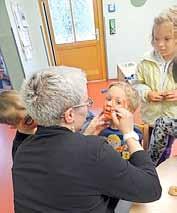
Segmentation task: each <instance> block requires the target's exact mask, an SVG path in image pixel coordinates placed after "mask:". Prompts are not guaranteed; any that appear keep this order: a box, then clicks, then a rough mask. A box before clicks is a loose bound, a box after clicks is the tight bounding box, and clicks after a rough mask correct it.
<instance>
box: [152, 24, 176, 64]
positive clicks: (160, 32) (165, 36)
mask: <svg viewBox="0 0 177 213" xmlns="http://www.w3.org/2000/svg"><path fill="white" fill-rule="evenodd" d="M153 33H154V40H153V46H154V48H155V49H156V50H157V51H158V52H159V53H160V55H161V56H162V57H163V58H164V59H165V60H170V59H171V58H172V57H173V56H174V54H175V52H176V50H177V39H175V36H174V27H173V24H172V23H171V22H164V23H162V24H160V25H156V26H155V27H154V32H153Z"/></svg>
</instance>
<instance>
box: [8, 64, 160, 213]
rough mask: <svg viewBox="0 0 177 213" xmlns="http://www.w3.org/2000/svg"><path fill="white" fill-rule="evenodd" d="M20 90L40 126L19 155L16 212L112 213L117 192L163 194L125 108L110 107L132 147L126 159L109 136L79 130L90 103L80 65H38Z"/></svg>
mask: <svg viewBox="0 0 177 213" xmlns="http://www.w3.org/2000/svg"><path fill="white" fill-rule="evenodd" d="M22 95H23V98H24V101H25V103H26V109H27V112H28V114H29V115H30V116H31V117H32V118H33V119H35V120H36V121H37V123H38V124H39V127H38V129H37V132H36V134H35V135H33V136H31V137H28V138H27V139H26V141H25V143H22V145H21V146H20V147H19V149H18V151H17V153H16V155H15V159H14V164H13V171H12V172H13V183H14V202H15V212H16V213H20V212H28V213H35V212H36V213H37V212H43V213H44V212H50V213H56V212H57V213H58V212H68V213H81V212H92V213H104V212H105V213H108V212H114V207H115V203H114V202H111V201H112V200H113V198H114V200H116V201H118V200H119V198H121V199H126V200H129V201H136V202H150V201H154V200H157V199H159V197H160V195H161V186H160V183H159V179H158V176H157V174H156V171H155V169H154V167H153V164H152V162H151V160H150V158H149V157H148V155H147V153H145V152H144V151H143V149H142V147H141V145H140V144H139V142H138V141H137V140H138V139H137V135H136V134H135V133H134V132H133V116H132V114H131V113H130V112H128V111H127V110H125V109H123V108H121V107H118V108H116V109H114V110H113V111H112V118H113V122H114V123H115V125H117V127H118V128H119V129H120V130H121V131H122V133H123V135H124V138H125V140H126V142H127V146H128V147H129V151H130V153H131V157H130V161H129V162H128V161H126V160H124V159H122V158H121V156H120V154H119V153H117V152H116V151H115V150H114V149H113V148H112V147H111V146H110V145H109V144H107V142H106V141H105V139H104V138H101V137H99V136H86V135H82V134H80V133H77V132H76V131H78V130H79V129H80V128H81V126H82V125H83V122H84V120H85V117H86V114H87V112H88V107H89V105H90V104H91V101H90V99H89V98H88V94H87V81H86V77H85V74H84V73H83V72H82V71H81V70H80V69H76V68H71V67H55V68H47V69H46V70H43V71H38V72H36V73H35V74H33V75H32V77H31V78H30V79H29V80H28V81H27V82H26V83H25V84H24V87H23V90H22ZM120 180H121V181H120Z"/></svg>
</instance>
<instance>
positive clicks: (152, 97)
mask: <svg viewBox="0 0 177 213" xmlns="http://www.w3.org/2000/svg"><path fill="white" fill-rule="evenodd" d="M163 99H164V93H162V92H156V91H150V92H148V100H149V101H154V102H160V101H163Z"/></svg>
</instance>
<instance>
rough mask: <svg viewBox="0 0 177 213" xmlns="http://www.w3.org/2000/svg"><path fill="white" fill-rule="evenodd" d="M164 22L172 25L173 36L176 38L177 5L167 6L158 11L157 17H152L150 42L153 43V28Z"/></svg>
mask: <svg viewBox="0 0 177 213" xmlns="http://www.w3.org/2000/svg"><path fill="white" fill-rule="evenodd" d="M164 22H170V23H172V24H173V27H174V34H175V38H176V39H177V5H174V6H172V7H169V8H168V9H166V10H164V11H163V12H162V13H160V14H159V15H158V16H157V17H155V18H154V24H153V27H152V40H151V43H152V45H153V43H154V28H155V26H158V25H160V24H162V23H164Z"/></svg>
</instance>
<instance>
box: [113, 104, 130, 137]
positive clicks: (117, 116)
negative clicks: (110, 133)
mask: <svg viewBox="0 0 177 213" xmlns="http://www.w3.org/2000/svg"><path fill="white" fill-rule="evenodd" d="M112 121H113V123H114V125H115V126H116V127H117V128H118V129H119V130H120V131H121V132H122V133H123V134H126V133H128V132H131V131H133V129H134V121H133V114H132V113H131V112H129V111H128V110H127V109H125V108H123V107H119V108H116V109H115V110H113V111H112Z"/></svg>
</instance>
